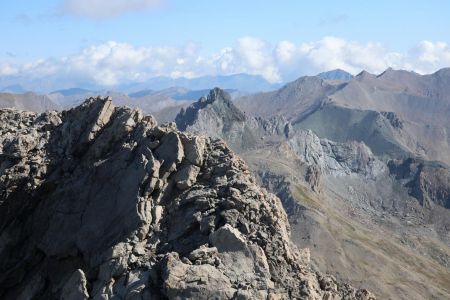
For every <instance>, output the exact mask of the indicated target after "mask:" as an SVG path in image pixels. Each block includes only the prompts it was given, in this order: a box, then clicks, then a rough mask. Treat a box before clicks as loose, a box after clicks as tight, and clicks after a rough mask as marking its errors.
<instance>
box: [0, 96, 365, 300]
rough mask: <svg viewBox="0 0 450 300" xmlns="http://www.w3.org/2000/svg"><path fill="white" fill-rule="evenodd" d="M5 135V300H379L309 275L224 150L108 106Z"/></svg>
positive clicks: (1, 170) (48, 117) (100, 101)
mask: <svg viewBox="0 0 450 300" xmlns="http://www.w3.org/2000/svg"><path fill="white" fill-rule="evenodd" d="M0 121H1V123H0V258H1V259H0V298H2V299H35V298H40V299H88V298H93V299H165V298H168V299H187V298H191V299H210V298H216V299H232V298H234V299H288V298H298V299H374V297H373V295H372V294H371V293H369V292H367V291H366V290H355V289H353V288H352V287H350V286H349V285H347V284H340V283H338V282H337V281H336V280H335V279H334V278H333V277H331V276H324V275H322V274H320V273H318V272H313V271H312V270H311V269H310V267H309V266H308V260H307V257H308V252H307V251H300V250H298V249H297V248H296V247H295V246H294V245H293V244H292V243H291V242H290V240H289V234H290V233H289V224H288V221H287V217H286V214H285V212H284V211H283V208H282V207H281V203H280V201H279V199H278V198H277V197H275V196H274V195H272V194H269V193H267V192H266V191H265V190H263V189H261V188H260V187H258V185H257V184H256V183H255V180H254V178H253V177H252V176H251V175H250V172H249V170H248V168H247V166H246V164H245V163H244V162H243V161H242V160H241V159H240V158H239V157H237V156H236V155H235V154H234V153H233V152H232V151H231V150H229V148H228V147H227V146H226V145H225V144H224V142H222V141H220V140H217V139H211V138H206V137H201V136H195V135H192V134H190V133H183V132H179V131H177V130H176V129H175V128H174V126H173V125H170V124H169V125H167V126H163V127H158V126H157V125H156V122H155V120H154V119H153V118H152V117H151V116H144V115H143V114H142V113H141V112H140V111H139V110H131V109H129V108H123V107H115V106H114V105H113V104H112V102H111V99H110V98H95V99H94V98H91V99H88V100H87V101H86V102H84V103H83V104H82V105H81V106H79V107H76V108H74V109H71V110H69V111H64V112H62V113H56V112H49V113H44V114H41V115H36V114H34V113H27V112H20V111H15V110H0Z"/></svg>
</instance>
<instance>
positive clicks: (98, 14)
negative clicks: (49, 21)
mask: <svg viewBox="0 0 450 300" xmlns="http://www.w3.org/2000/svg"><path fill="white" fill-rule="evenodd" d="M161 3H162V1H161V0H64V3H63V6H62V8H63V11H64V13H68V14H73V15H76V16H81V17H88V18H109V17H116V16H119V15H122V14H126V13H129V12H135V11H142V10H148V9H152V8H155V7H158V6H159V5H160V4H161Z"/></svg>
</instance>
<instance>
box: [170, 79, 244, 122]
mask: <svg viewBox="0 0 450 300" xmlns="http://www.w3.org/2000/svg"><path fill="white" fill-rule="evenodd" d="M203 111H209V112H203ZM201 114H214V115H216V116H217V117H219V118H220V119H221V120H223V122H225V123H230V122H234V121H237V122H243V121H245V120H246V117H245V115H244V113H242V112H241V111H240V110H239V109H238V108H237V107H236V106H235V105H234V104H233V102H232V101H231V96H230V94H228V93H227V92H225V91H224V90H222V89H219V88H214V89H212V90H211V91H210V92H209V94H208V96H207V97H201V98H200V100H199V101H197V102H195V103H193V104H192V105H190V106H189V107H187V108H186V109H185V108H182V109H181V112H180V113H179V114H178V115H177V116H176V118H175V123H176V124H177V127H178V128H179V129H180V130H186V129H187V128H188V127H189V126H191V125H192V124H193V123H194V122H195V121H196V120H197V119H198V118H199V117H200V116H199V115H201Z"/></svg>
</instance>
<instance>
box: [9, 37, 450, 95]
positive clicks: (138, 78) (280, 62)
mask: <svg viewBox="0 0 450 300" xmlns="http://www.w3.org/2000/svg"><path fill="white" fill-rule="evenodd" d="M448 66H450V46H449V45H448V44H446V43H444V42H430V41H422V42H420V43H419V44H418V45H416V46H415V47H413V48H412V49H411V50H410V51H407V52H405V53H400V52H394V51H389V50H388V49H386V48H385V47H383V45H381V44H379V43H358V42H353V41H347V40H345V39H341V38H336V37H324V38H322V39H320V40H318V41H314V42H307V43H294V42H292V41H281V42H279V43H277V44H275V45H270V44H269V43H267V42H265V41H263V40H261V39H258V38H255V37H243V38H241V39H239V40H238V41H236V43H235V45H233V46H232V47H224V48H222V49H221V50H219V51H217V52H214V53H205V51H204V50H203V49H201V48H200V47H199V46H198V45H196V44H193V43H189V44H186V45H185V46H183V47H136V46H133V45H130V44H128V43H119V42H114V41H110V42H106V43H103V44H99V45H93V46H90V47H88V48H85V49H83V50H81V51H80V52H78V53H75V54H72V55H70V56H67V57H62V58H52V59H43V60H38V61H35V62H30V63H23V64H12V63H6V62H4V63H1V62H0V76H22V77H24V78H45V77H46V76H54V77H57V78H58V77H60V78H68V79H73V80H74V81H76V80H77V79H80V78H82V79H83V80H88V81H91V82H94V83H96V84H98V85H102V86H107V87H108V86H115V85H117V84H119V83H126V82H143V81H145V80H146V79H149V78H151V77H156V76H168V77H172V78H177V77H186V78H193V77H199V76H204V75H230V74H237V73H248V74H253V75H260V76H262V77H263V78H265V79H266V80H268V81H269V82H272V83H277V82H283V81H288V80H293V79H295V78H297V77H299V76H301V75H314V74H317V73H319V72H322V71H327V70H331V69H336V68H341V69H344V70H347V71H348V72H351V73H353V74H356V73H358V72H360V71H362V70H367V71H369V72H371V73H375V74H377V73H381V72H383V71H384V70H385V69H387V68H388V67H392V68H394V69H405V70H412V71H416V72H418V73H422V74H423V73H432V72H434V71H436V70H438V69H440V68H443V67H448Z"/></svg>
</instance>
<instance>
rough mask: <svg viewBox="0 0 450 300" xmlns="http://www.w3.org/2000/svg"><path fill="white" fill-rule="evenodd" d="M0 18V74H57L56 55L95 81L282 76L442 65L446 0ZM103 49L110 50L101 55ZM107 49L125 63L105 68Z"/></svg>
mask: <svg viewBox="0 0 450 300" xmlns="http://www.w3.org/2000/svg"><path fill="white" fill-rule="evenodd" d="M0 26H1V27H2V28H3V29H2V42H1V43H0V75H5V74H6V75H8V74H9V75H11V74H28V76H32V75H33V74H34V76H37V75H36V74H41V73H46V72H47V73H49V72H51V70H54V72H63V71H64V72H65V73H64V74H66V75H67V74H68V72H69V70H68V69H65V70H63V71H62V70H61V66H58V64H67V63H73V64H74V61H75V62H79V61H80V60H83V62H84V64H85V65H88V64H91V63H92V64H95V65H96V66H97V68H96V69H93V68H90V69H89V70H86V72H87V73H89V72H95V71H97V70H100V71H104V72H105V74H106V73H108V75H109V76H110V77H111V80H109V81H108V80H105V81H104V83H105V84H113V83H114V82H116V81H117V80H120V79H121V78H122V77H127V78H129V77H130V74H131V73H132V74H131V75H132V76H135V78H137V79H139V78H144V77H151V76H157V75H167V76H186V77H189V76H191V77H195V76H200V75H205V74H208V73H211V74H228V73H235V72H247V73H253V74H258V75H262V76H263V77H265V78H266V79H269V80H271V81H283V80H287V79H290V78H292V77H295V76H297V75H302V74H304V73H310V72H317V71H322V70H324V69H327V68H332V67H343V68H345V67H346V68H347V69H349V71H351V72H358V71H359V70H361V69H368V70H369V71H372V72H379V71H381V70H382V69H383V68H385V67H387V66H393V67H396V68H405V69H411V70H416V71H419V72H432V71H434V70H435V69H437V68H440V67H444V66H447V65H448V64H450V50H449V46H448V44H449V43H450V33H449V31H448V29H449V28H450V1H447V0H427V1H414V0H413V1H406V0H391V1H385V0H382V1H356V0H341V1H331V0H330V1H294V0H290V1H288V0H279V1H254V0H245V1H243V0H241V1H234V0H227V1H223V0H214V1H213V0H208V1H207V0H195V1H194V0H192V1H186V0H185V1H182V0H128V1H125V0H109V1H107V0H46V1H44V0H42V1H38V0H36V1H25V0H15V1H2V3H1V4H0ZM283 43H284V44H283ZM280 45H281V46H280ZM283 45H284V46H283ZM102 46H105V47H106V48H108V49H110V50H107V49H104V47H103V48H102ZM99 49H100V50H99ZM111 49H115V51H116V52H115V53H116V55H114V56H111V57H109V58H108V59H106V60H105V58H107V57H106V56H107V55H106V56H105V54H104V52H105V51H106V52H107V51H110V52H108V53H112V52H111ZM158 49H159V50H158ZM336 49H338V50H336ZM157 50H158V51H157ZM95 51H100V52H102V51H103V52H102V53H103V54H102V55H103V56H102V59H103V60H102V61H99V60H98V59H97V57H98V55H97V54H98V53H97V52H95ZM127 51H128V52H127ZM336 51H337V52H336ZM84 52H88V53H87V54H86V53H85V55H84V54H83V53H84ZM125 52H126V53H125ZM162 52H170V53H172V54H171V55H162V54H161V53H162ZM117 53H119V54H120V57H119V56H118V55H119V54H117ZM155 53H156V54H155ZM224 53H225V54H224ZM280 53H281V54H280ZM87 55H90V57H89V58H86V56H87ZM139 56H142V57H140V58H139V59H137V58H138V57H139ZM219 56H220V58H218V57H219ZM319 56H320V57H322V58H320V57H319ZM72 58H73V59H72ZM113 58H115V59H118V60H119V61H120V60H122V59H124V60H126V59H129V60H130V63H127V61H123V62H122V64H119V66H116V67H117V68H114V66H113V65H112V64H111V66H107V67H105V64H106V63H108V62H111V60H112V59H113ZM68 59H69V60H68ZM96 59H97V60H96ZM164 59H166V60H167V62H165V61H164ZM325 60H328V62H327V61H325ZM373 60H378V61H376V62H373ZM149 61H153V63H154V64H153V65H149V64H150V63H149ZM172 61H178V64H176V65H173V64H172V63H171V62H172ZM160 62H162V63H163V64H164V67H161V66H160V67H158V66H156V65H155V64H159V63H160ZM180 62H181V63H180ZM133 63H135V64H136V67H135V68H134V69H133V68H131V65H132V64H133ZM283 64H284V65H283ZM213 65H214V66H213ZM142 66H144V67H142ZM177 66H182V67H177ZM79 67H80V66H79V65H76V66H74V67H73V68H71V69H70V70H72V69H76V72H82V71H83V70H82V69H80V68H79ZM102 68H103V69H102ZM127 68H128V70H125V69H127ZM2 70H3V71H2ZM146 70H151V71H146ZM114 72H116V73H117V72H122V73H121V74H113V73H114ZM144 73H145V74H144ZM93 80H95V78H93Z"/></svg>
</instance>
